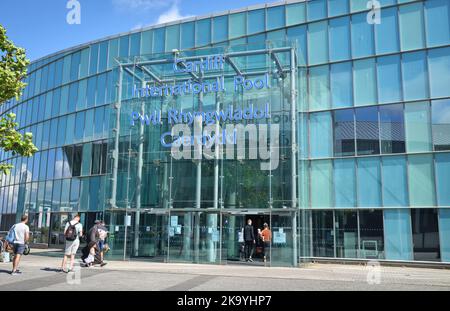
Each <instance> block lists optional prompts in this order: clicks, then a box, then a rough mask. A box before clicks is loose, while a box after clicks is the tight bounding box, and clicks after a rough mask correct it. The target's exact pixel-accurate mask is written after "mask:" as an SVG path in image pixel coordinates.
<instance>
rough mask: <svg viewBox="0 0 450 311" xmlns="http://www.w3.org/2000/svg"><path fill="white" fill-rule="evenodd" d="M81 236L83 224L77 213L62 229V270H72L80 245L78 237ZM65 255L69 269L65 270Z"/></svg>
mask: <svg viewBox="0 0 450 311" xmlns="http://www.w3.org/2000/svg"><path fill="white" fill-rule="evenodd" d="M82 236H83V225H82V224H81V223H80V215H79V214H77V215H75V217H73V219H72V220H71V221H68V222H67V223H66V227H65V229H64V237H65V239H66V245H65V250H64V257H63V260H62V263H61V271H62V272H66V273H68V272H70V271H72V270H73V265H74V262H75V255H76V253H77V251H78V247H80V237H82ZM67 257H70V269H69V270H67V271H66V270H65V268H66V265H67Z"/></svg>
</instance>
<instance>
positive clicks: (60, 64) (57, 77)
mask: <svg viewBox="0 0 450 311" xmlns="http://www.w3.org/2000/svg"><path fill="white" fill-rule="evenodd" d="M62 71H63V60H61V59H60V60H58V61H57V62H56V64H55V81H54V84H55V86H59V85H61V82H62Z"/></svg>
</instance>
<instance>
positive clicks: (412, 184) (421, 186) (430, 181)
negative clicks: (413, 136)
mask: <svg viewBox="0 0 450 311" xmlns="http://www.w3.org/2000/svg"><path fill="white" fill-rule="evenodd" d="M408 183H409V204H410V205H411V206H418V207H429V206H434V205H435V204H436V199H435V178H434V169H433V156H432V155H431V154H424V155H409V156H408Z"/></svg>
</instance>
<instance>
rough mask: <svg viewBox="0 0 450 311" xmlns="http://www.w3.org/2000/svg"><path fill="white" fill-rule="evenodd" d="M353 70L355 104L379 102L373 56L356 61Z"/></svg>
mask: <svg viewBox="0 0 450 311" xmlns="http://www.w3.org/2000/svg"><path fill="white" fill-rule="evenodd" d="M353 70H354V74H353V79H354V80H353V88H354V94H355V106H363V105H371V104H375V103H376V102H377V91H376V90H377V88H376V78H375V60H374V59H373V58H371V59H364V60H359V61H355V62H354V63H353Z"/></svg>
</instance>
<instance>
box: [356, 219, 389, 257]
mask: <svg viewBox="0 0 450 311" xmlns="http://www.w3.org/2000/svg"><path fill="white" fill-rule="evenodd" d="M358 214H359V236H360V249H359V257H360V258H366V259H383V258H384V231H383V212H382V211H380V210H370V211H359V213H358Z"/></svg>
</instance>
